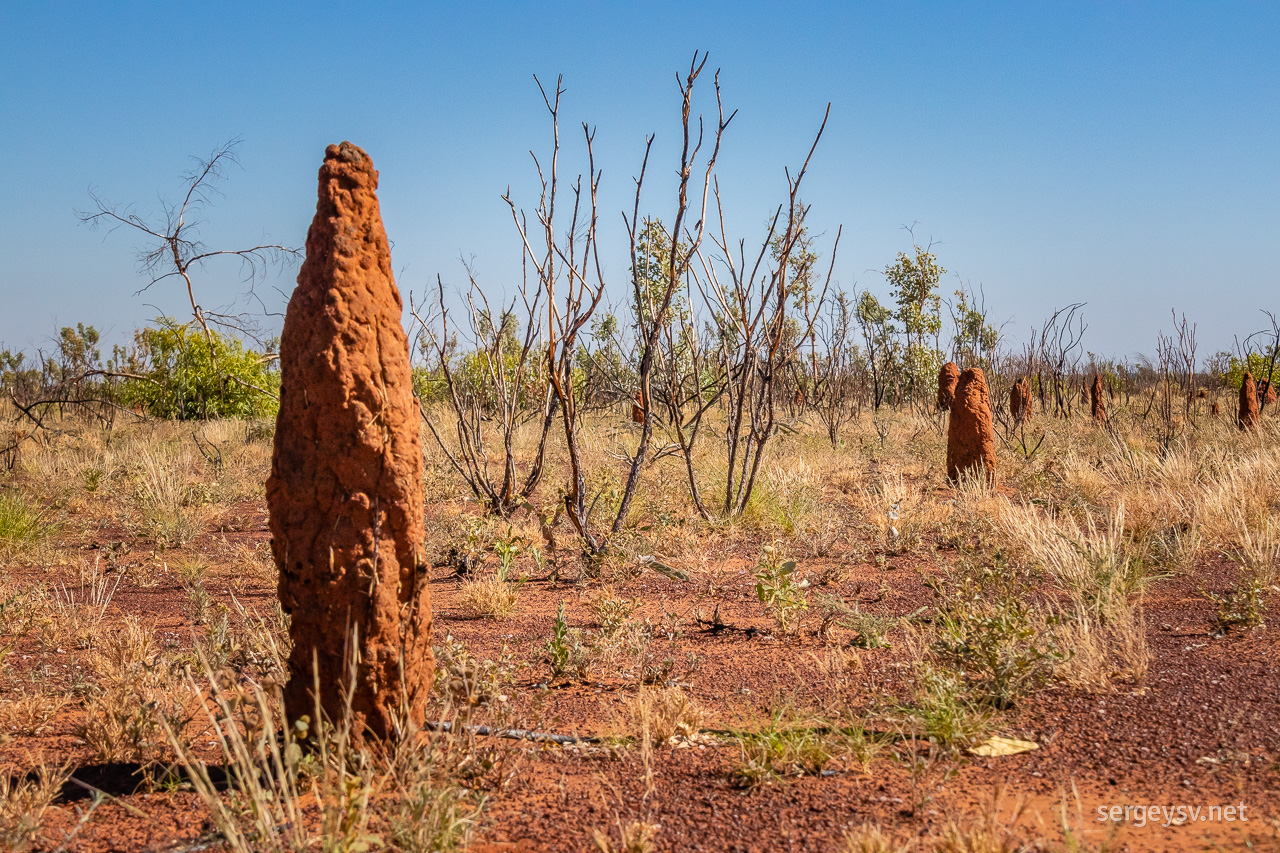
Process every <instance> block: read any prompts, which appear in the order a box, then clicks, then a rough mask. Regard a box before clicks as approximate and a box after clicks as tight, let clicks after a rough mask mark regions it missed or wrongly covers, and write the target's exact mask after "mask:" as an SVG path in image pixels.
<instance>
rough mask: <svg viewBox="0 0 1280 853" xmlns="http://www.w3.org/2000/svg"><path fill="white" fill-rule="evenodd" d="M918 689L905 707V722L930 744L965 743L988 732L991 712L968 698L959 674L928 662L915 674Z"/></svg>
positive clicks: (955, 744)
mask: <svg viewBox="0 0 1280 853" xmlns="http://www.w3.org/2000/svg"><path fill="white" fill-rule="evenodd" d="M915 688H916V690H915V696H914V699H913V701H912V704H911V705H910V706H908V707H905V708H903V709H902V711H903V715H904V717H905V722H906V724H907V725H908V726H910V727H911V728H912V729H915V730H916V732H917V733H918V734H920V735H923V736H924V737H926V738H928V740H929V741H930V742H931V743H933V744H936V745H938V746H942V747H955V746H965V745H967V744H971V743H975V742H977V741H979V740H981V739H982V738H983V737H985V736H986V734H987V733H988V730H989V729H990V725H991V712H990V710H989V709H988V708H987V707H985V706H982V705H978V704H975V703H974V702H973V701H971V700H970V699H969V698H968V696H967V692H968V691H967V690H966V688H965V684H964V681H963V679H962V678H961V677H960V675H959V674H957V673H955V672H953V671H950V670H947V669H942V668H939V667H936V666H933V665H930V664H929V663H927V662H925V663H922V664H921V665H920V667H919V669H918V671H917V673H916V682H915Z"/></svg>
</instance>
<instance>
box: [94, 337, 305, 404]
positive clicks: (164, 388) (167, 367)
mask: <svg viewBox="0 0 1280 853" xmlns="http://www.w3.org/2000/svg"><path fill="white" fill-rule="evenodd" d="M158 322H159V327H158V328H146V329H140V330H139V331H138V332H136V333H135V334H134V346H133V348H132V349H131V350H129V351H121V350H119V349H117V351H116V356H115V359H114V360H113V361H114V365H115V367H116V368H117V369H118V370H120V371H121V372H124V373H129V374H132V375H133V377H136V378H127V379H125V380H124V382H123V383H122V384H121V386H120V401H121V402H122V403H123V404H124V405H126V406H136V407H140V408H142V409H143V410H144V411H145V412H146V413H147V414H149V415H151V416H152V417H157V418H168V419H178V420H192V419H208V418H257V417H265V416H268V415H273V414H275V411H276V407H277V404H276V401H275V400H274V399H273V398H272V396H271V395H273V394H276V393H278V392H279V387H280V374H279V373H278V372H276V371H274V370H272V369H271V367H270V362H269V360H268V359H266V358H264V357H263V356H262V355H260V354H259V353H256V352H254V351H253V350H249V349H245V347H244V344H243V343H242V342H240V341H239V340H237V339H235V338H233V337H230V336H228V335H221V334H218V333H217V332H210V333H209V334H208V335H206V334H205V332H204V330H203V329H198V328H197V329H193V328H191V327H190V326H180V325H178V324H176V323H174V322H173V321H172V320H170V319H168V318H166V317H162V318H160V320H159V321H158ZM264 392H267V393H264Z"/></svg>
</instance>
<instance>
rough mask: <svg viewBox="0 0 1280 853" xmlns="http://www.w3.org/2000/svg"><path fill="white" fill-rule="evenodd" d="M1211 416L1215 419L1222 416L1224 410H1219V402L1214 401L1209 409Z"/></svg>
mask: <svg viewBox="0 0 1280 853" xmlns="http://www.w3.org/2000/svg"><path fill="white" fill-rule="evenodd" d="M1209 414H1210V415H1211V416H1212V417H1215V418H1217V417H1221V416H1222V409H1221V408H1219V406H1218V401H1217V400H1214V401H1213V405H1212V406H1211V407H1210V408H1209Z"/></svg>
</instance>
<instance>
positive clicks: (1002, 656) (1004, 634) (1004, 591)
mask: <svg viewBox="0 0 1280 853" xmlns="http://www.w3.org/2000/svg"><path fill="white" fill-rule="evenodd" d="M1021 586H1022V584H1021V582H1020V580H1019V579H1017V578H1015V577H1014V576H1012V575H1010V574H1008V573H1005V572H1002V571H1001V569H1000V567H999V565H997V566H996V567H992V568H987V569H983V570H981V571H980V572H978V574H977V575H976V577H975V576H969V577H965V578H963V579H962V580H961V581H960V582H959V583H957V584H955V585H954V586H951V587H950V588H947V587H945V586H943V585H941V584H934V585H933V587H934V592H935V594H936V595H937V596H938V604H937V607H938V616H937V626H938V636H937V639H936V640H935V642H934V644H933V650H934V652H935V653H936V654H937V655H938V656H939V657H940V658H941V659H942V660H943V661H944V662H946V663H948V664H949V665H951V666H953V667H954V668H955V669H956V671H957V672H958V673H960V675H961V676H962V677H963V678H964V682H965V684H966V685H967V686H968V687H969V689H970V690H971V691H973V693H974V695H975V696H976V697H977V698H978V700H979V701H981V702H984V703H987V704H990V705H992V706H994V707H996V708H1009V707H1012V706H1013V705H1014V704H1015V703H1016V702H1017V701H1018V700H1019V699H1021V698H1023V697H1025V696H1028V695H1030V694H1031V693H1034V692H1035V691H1037V690H1039V689H1041V688H1043V687H1046V686H1047V685H1048V684H1049V682H1050V680H1051V679H1052V677H1053V674H1054V668H1055V667H1056V666H1057V665H1058V664H1059V663H1060V662H1062V661H1063V660H1065V659H1066V657H1067V655H1066V653H1064V652H1063V651H1062V650H1060V649H1059V648H1058V644H1057V641H1056V639H1055V637H1054V635H1053V632H1052V630H1050V628H1051V623H1052V622H1053V619H1052V618H1051V617H1047V616H1045V615H1044V614H1042V613H1040V612H1039V611H1038V610H1037V609H1036V608H1034V607H1033V606H1032V605H1030V604H1028V603H1027V602H1026V601H1025V600H1024V598H1023V597H1022V593H1023V592H1024V591H1023V590H1022V589H1021Z"/></svg>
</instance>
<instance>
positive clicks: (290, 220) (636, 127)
mask: <svg viewBox="0 0 1280 853" xmlns="http://www.w3.org/2000/svg"><path fill="white" fill-rule="evenodd" d="M5 10H6V14H5V16H4V17H5V26H4V27H3V28H0V80H3V82H2V83H0V130H2V131H3V138H4V139H5V141H6V143H7V145H6V151H7V154H8V163H9V165H8V168H7V170H6V177H5V180H4V181H3V183H2V184H0V349H2V348H6V347H8V348H20V349H28V350H30V349H33V348H35V347H38V346H47V345H48V343H49V341H50V340H51V339H52V338H53V336H54V335H55V334H56V330H57V328H58V327H60V326H64V325H74V324H75V323H77V322H83V323H86V324H90V323H91V324H94V325H96V326H97V327H98V328H99V329H100V330H102V331H103V332H104V335H105V337H106V340H107V342H108V343H112V342H114V343H122V342H124V341H125V340H126V339H127V338H128V337H129V336H130V334H131V332H132V330H133V329H134V328H135V327H137V326H140V325H142V324H144V323H146V322H147V321H148V320H149V319H150V318H151V317H154V316H155V315H156V314H157V313H160V312H167V313H171V314H174V315H177V316H183V315H184V313H185V311H186V309H185V295H184V294H183V293H182V292H181V291H180V290H179V288H178V286H177V285H176V284H175V283H174V282H172V281H170V282H166V283H162V284H160V285H157V287H156V288H155V289H153V290H152V291H150V292H147V293H145V294H142V295H135V291H137V290H138V289H139V288H140V287H141V286H142V285H143V284H145V283H146V279H145V278H143V277H142V276H140V275H139V273H138V271H137V268H136V264H135V253H136V250H137V249H139V248H140V247H141V246H142V245H143V244H142V243H141V242H140V241H139V240H138V238H137V236H136V235H134V234H131V233H126V232H125V231H122V230H121V231H116V232H114V233H107V232H104V231H101V230H99V231H94V230H90V229H88V228H86V227H84V226H82V225H80V224H79V223H78V222H77V218H76V215H75V211H76V210H77V209H85V208H87V207H88V206H89V204H90V201H89V191H90V189H91V188H92V189H93V190H94V191H95V192H97V193H98V194H99V195H100V196H102V197H103V198H105V199H107V200H109V201H113V202H117V203H120V204H122V205H123V204H130V203H132V204H133V205H134V209H135V210H136V212H138V213H140V214H142V215H144V216H149V215H152V214H155V213H157V212H158V211H159V209H160V205H159V200H160V199H173V198H175V197H176V196H177V194H178V193H179V192H180V190H181V187H182V184H181V181H180V175H181V174H182V173H183V172H184V171H185V170H186V169H187V168H188V167H189V166H190V163H191V161H190V157H191V155H205V154H208V153H209V152H210V151H211V150H212V149H214V148H215V147H216V146H218V145H220V144H222V143H224V142H226V141H227V140H229V139H231V138H237V137H238V138H240V139H241V140H242V141H241V143H240V145H239V147H238V154H239V158H240V163H241V165H240V167H238V168H233V169H231V170H230V171H229V173H228V176H227V180H226V181H225V182H223V183H222V184H221V190H222V193H223V195H222V196H221V197H220V198H218V199H216V200H215V203H214V205H213V206H212V207H211V208H210V209H209V211H208V212H207V217H206V218H207V220H208V222H207V226H206V228H205V230H204V236H205V239H206V241H207V242H208V243H209V244H211V245H212V246H214V247H217V248H236V247H240V246H243V245H251V244H254V243H257V242H262V241H268V242H282V243H286V244H290V245H297V246H301V245H302V243H303V240H304V237H305V234H306V228H307V224H308V223H309V221H310V219H311V216H312V214H313V213H314V205H315V179H316V169H317V168H318V167H319V164H320V161H321V158H322V156H323V152H324V147H325V145H327V144H329V143H331V142H338V141H341V140H343V139H350V140H351V141H353V142H355V143H357V144H359V145H361V146H362V147H364V148H365V149H366V150H367V151H368V152H369V153H370V155H371V156H372V157H373V160H374V162H375V164H376V165H377V167H378V168H379V170H380V172H381V189H380V199H381V203H382V211H383V217H384V220H385V222H386V225H387V230H388V233H389V235H390V237H391V240H392V241H393V246H394V247H393V265H394V267H395V269H396V271H397V273H398V279H399V284H400V286H401V289H402V291H406V292H409V291H412V292H414V293H416V294H419V295H420V294H422V293H423V292H424V291H425V289H426V288H427V287H429V286H431V285H432V284H433V283H434V280H435V276H436V274H437V273H440V274H441V275H442V276H443V277H444V280H445V282H446V284H448V285H452V286H457V285H460V284H462V283H463V282H464V281H465V277H464V274H463V270H462V267H461V264H460V262H459V257H460V256H465V257H468V258H471V257H474V259H475V267H476V270H477V272H478V274H479V276H480V278H481V280H482V281H483V282H485V283H486V284H488V285H490V286H492V287H493V288H495V289H496V290H502V289H504V288H509V287H510V285H511V284H512V283H513V282H514V280H515V278H514V277H515V276H517V275H518V272H519V260H520V249H519V244H518V242H517V239H516V235H515V233H514V230H513V228H512V225H511V219H510V215H509V213H508V210H507V208H506V205H505V204H504V203H503V202H502V200H501V198H500V196H501V194H502V193H503V192H504V191H505V190H506V189H507V187H508V186H510V187H511V190H512V192H513V193H514V195H515V198H516V200H517V201H518V202H519V203H521V204H522V205H523V206H525V207H526V208H532V207H533V206H534V204H535V203H536V195H535V192H536V185H535V182H534V173H533V170H532V166H531V163H530V160H529V156H528V151H529V149H530V148H534V149H536V150H537V151H538V152H540V153H542V152H545V150H546V148H547V141H548V124H547V121H546V117H545V111H544V109H543V107H542V104H541V100H540V96H539V95H538V92H537V89H536V87H535V86H534V83H533V78H532V75H533V74H537V75H539V77H540V78H541V79H542V80H543V81H544V82H547V83H548V84H552V83H553V82H554V80H555V78H556V75H557V74H563V75H564V79H565V87H566V89H567V90H568V91H567V94H566V95H565V99H564V108H563V116H562V134H563V137H564V143H565V153H564V155H563V156H564V160H563V165H562V169H563V170H564V171H565V172H567V173H569V174H576V173H577V171H578V170H579V169H581V168H583V165H582V158H581V153H582V146H581V142H580V140H581V135H580V130H578V129H577V128H578V127H579V124H580V123H581V122H583V121H586V122H589V123H590V124H592V125H594V126H595V127H596V141H595V149H596V154H597V161H598V163H599V164H600V165H601V166H602V167H603V169H604V178H603V183H602V191H601V201H602V229H603V230H604V235H603V240H604V242H603V244H602V245H603V246H604V247H605V257H604V262H605V266H606V272H607V273H608V275H609V276H610V278H611V280H612V281H613V282H615V283H616V290H615V293H616V296H615V299H616V300H618V301H621V299H622V298H623V294H624V291H623V290H622V287H624V286H625V284H626V269H627V263H628V262H627V258H626V254H625V243H624V237H623V233H622V221H621V216H620V215H619V214H620V211H621V210H622V209H623V208H624V207H626V208H628V209H629V206H630V194H631V191H632V186H633V185H632V178H633V176H634V175H635V174H636V172H637V170H638V169H639V165H640V156H641V153H642V150H643V145H644V137H645V134H647V133H656V134H657V141H656V143H655V147H654V152H653V155H652V157H651V161H650V174H651V184H650V190H649V192H648V195H647V197H646V204H645V210H646V212H648V213H650V214H651V215H655V216H659V217H664V218H666V217H667V216H668V215H669V213H668V211H669V210H670V209H671V206H672V203H671V195H672V193H671V192H670V188H671V186H672V181H671V175H672V174H673V172H674V169H675V166H676V162H677V159H676V158H677V156H678V149H677V148H676V143H677V140H678V131H679V112H678V108H679V93H678V91H677V89H676V85H675V75H676V73H677V72H680V71H683V70H685V69H687V67H688V64H689V60H690V57H691V56H692V54H693V52H694V50H695V49H697V50H707V51H709V52H710V62H709V63H708V72H707V75H706V76H705V78H704V80H703V81H702V87H701V90H700V92H699V95H700V97H699V98H697V99H696V100H695V109H701V111H702V112H704V113H708V114H709V113H710V111H712V110H713V109H714V101H713V99H712V98H711V87H710V82H711V81H710V75H711V71H712V70H714V69H715V68H719V69H721V83H722V88H723V93H724V100H725V104H726V106H727V107H728V108H729V109H738V110H739V113H738V116H737V118H736V119H735V120H734V123H733V125H732V126H731V128H730V129H729V131H728V132H727V134H726V136H725V140H724V151H723V155H722V159H721V168H720V170H719V174H720V182H721V185H722V187H723V188H724V195H725V203H726V206H727V208H728V215H729V218H730V223H731V233H732V232H737V233H738V234H740V235H741V236H743V237H746V238H747V240H748V244H750V242H751V241H753V240H758V239H759V238H760V235H761V232H762V223H763V222H764V220H765V219H766V218H767V216H768V215H769V213H770V211H771V210H772V209H773V207H774V206H775V205H776V204H778V203H779V202H781V201H782V200H783V198H784V196H785V190H786V183H785V177H784V173H783V169H784V167H788V166H790V167H792V168H793V169H794V168H795V167H796V166H797V165H798V164H799V163H800V162H801V161H802V160H803V158H804V154H805V152H806V150H807V148H808V145H809V142H810V141H811V139H812V135H813V133H814V132H815V131H816V129H817V127H818V124H819V122H820V120H821V116H822V112H823V110H824V109H825V107H826V104H827V102H828V101H830V102H831V104H832V112H831V120H830V123H829V124H828V127H827V131H826V135H825V136H824V138H823V140H822V143H821V145H820V146H819V149H818V152H817V153H816V154H815V156H814V160H813V163H812V165H811V171H810V174H809V176H808V178H807V179H806V187H805V191H804V193H803V195H804V198H805V200H806V201H807V202H808V203H810V204H812V206H813V207H812V213H811V215H810V222H811V227H812V229H813V230H814V231H815V232H817V233H819V234H820V235H823V236H822V238H821V239H820V241H819V247H820V250H823V251H825V250H827V249H829V246H830V237H831V235H833V234H834V233H835V230H836V227H837V226H838V225H841V224H843V226H844V237H843V240H842V244H841V252H840V256H839V258H838V260H837V263H836V279H837V280H838V282H839V284H840V285H842V286H843V287H845V288H846V289H852V288H853V287H854V286H855V285H856V286H857V287H859V288H866V289H870V290H872V291H873V292H876V293H877V294H878V295H880V296H881V297H882V298H887V291H888V288H887V287H886V286H885V284H884V281H883V277H882V276H881V275H880V274H879V272H878V270H882V269H883V268H884V266H885V265H886V264H887V263H889V262H891V261H892V260H893V258H894V255H895V253H896V252H898V251H901V250H906V249H909V248H910V236H909V235H908V234H907V233H906V232H905V231H904V230H903V226H904V225H911V224H913V223H916V224H915V234H916V236H917V238H918V239H921V240H925V241H927V240H929V239H932V240H933V241H934V242H935V247H934V251H935V253H936V254H937V256H938V258H939V260H940V262H941V263H942V264H943V266H945V267H946V268H947V270H948V274H947V277H946V280H945V281H944V286H943V291H944V293H947V294H949V293H950V292H951V291H953V290H954V289H956V287H957V286H959V285H960V284H961V283H962V282H963V283H965V284H968V285H971V286H973V287H974V288H978V287H981V288H982V289H983V291H984V292H985V296H986V304H987V307H988V309H989V311H990V313H991V316H992V318H993V319H994V320H996V321H997V322H1000V323H1004V324H1005V332H1006V334H1007V335H1008V336H1009V337H1010V339H1011V340H1012V341H1014V342H1017V341H1020V340H1025V338H1026V335H1027V332H1028V330H1029V329H1030V327H1031V325H1032V324H1034V323H1039V322H1040V321H1041V320H1042V319H1043V318H1044V317H1045V316H1046V315H1047V314H1048V313H1049V312H1050V311H1052V310H1053V309H1054V308H1055V307H1060V306H1062V305H1065V304H1067V303H1071V302H1086V303H1088V305H1087V307H1086V308H1085V317H1086V320H1087V322H1088V323H1089V330H1088V332H1087V333H1086V337H1085V346H1086V348H1087V349H1089V350H1091V351H1094V352H1098V353H1101V354H1105V355H1108V356H1118V357H1124V356H1131V355H1133V354H1134V353H1139V352H1146V353H1152V352H1154V349H1155V336H1156V333H1157V332H1158V331H1159V330H1161V329H1164V330H1168V329H1169V328H1170V326H1171V322H1170V310H1171V309H1173V310H1176V311H1178V312H1180V313H1181V312H1185V313H1186V314H1187V316H1188V318H1189V319H1191V320H1193V321H1195V322H1196V323H1198V325H1199V341H1200V354H1201V355H1202V356H1206V355H1208V354H1210V353H1212V352H1213V351H1215V350H1218V349H1223V348H1226V347H1229V346H1230V345H1231V342H1232V338H1233V336H1236V335H1240V336H1242V337H1243V336H1244V335H1246V334H1248V333H1249V332H1252V331H1255V330H1256V329H1258V328H1260V327H1262V326H1263V325H1264V324H1265V318H1264V317H1263V316H1262V315H1261V314H1260V313H1259V309H1264V308H1265V309H1269V310H1280V300H1278V299H1277V298H1276V292H1277V284H1280V274H1278V273H1277V271H1276V270H1277V262H1276V249H1277V248H1280V245H1278V244H1280V240H1278V239H1277V238H1278V237H1280V157H1278V156H1277V154H1278V153H1280V150H1278V149H1280V4H1274V3H1261V2H1257V3H1246V2H1234V3H1220V4H1202V3H1174V2H1159V3H1157V2H1147V3H1140V2H1114V0H1113V2H1092V3H1084V2H1079V3H1075V2H1073V3H1067V2H1044V3H1012V2H1011V3H981V4H973V3H894V4H871V3H796V4H789V5H783V4H767V3H753V2H743V3H732V4H729V3H723V4H721V3H666V2H650V3H645V4H630V3H595V4H592V3H540V4H527V3H488V4H465V5H464V4H439V3H435V4H433V3H418V4H407V3H405V4H396V3H368V4H363V5H356V4H331V3H300V2H298V3H274V4H239V3H218V4H201V5H199V6H197V5H195V4H173V3H166V4H158V3H112V4H91V3H83V4H76V3H49V2H23V0H17V2H15V1H14V0H10V2H8V3H6V4H5ZM295 275H296V266H295V267H293V268H291V269H288V270H286V271H284V272H283V273H281V274H280V275H278V276H273V277H271V278H268V280H266V281H264V282H262V283H260V284H259V285H258V291H259V294H260V295H261V297H262V298H263V300H264V302H265V303H266V305H267V306H268V308H269V309H270V310H271V311H273V312H280V311H282V310H283V306H284V296H283V295H282V293H287V292H288V290H289V289H290V288H291V286H292V282H293V277H294V276H295ZM197 287H198V288H199V289H200V291H201V298H202V302H204V303H205V304H206V305H207V306H210V307H213V306H217V305H219V304H222V303H225V302H227V301H228V300H229V299H231V298H233V297H234V296H235V295H236V294H237V293H239V292H241V291H242V290H243V286H242V285H241V283H240V279H239V275H238V269H237V268H236V267H235V266H234V265H230V266H217V265H214V266H211V267H209V268H208V269H207V270H206V271H205V272H204V273H203V274H202V275H201V276H200V277H199V278H198V279H197ZM278 323H279V318H278V317H268V318H267V324H268V325H271V324H275V325H276V326H278Z"/></svg>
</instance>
